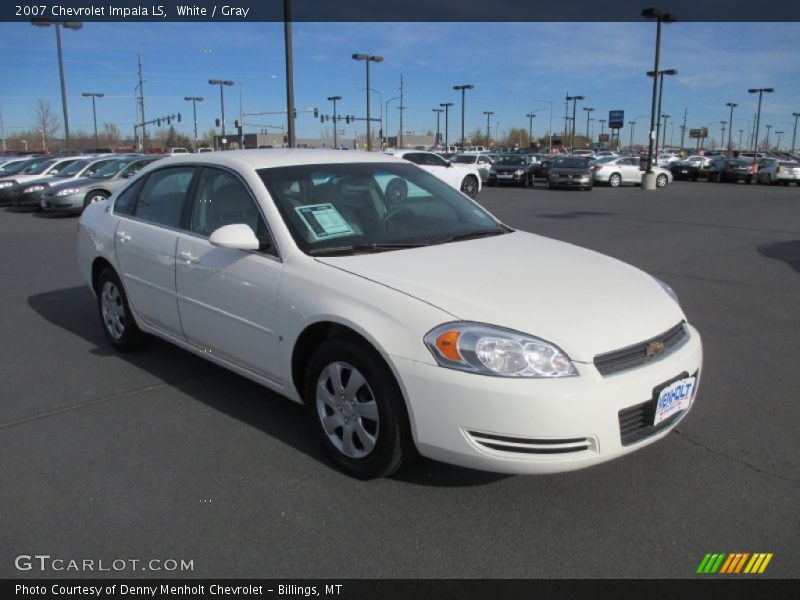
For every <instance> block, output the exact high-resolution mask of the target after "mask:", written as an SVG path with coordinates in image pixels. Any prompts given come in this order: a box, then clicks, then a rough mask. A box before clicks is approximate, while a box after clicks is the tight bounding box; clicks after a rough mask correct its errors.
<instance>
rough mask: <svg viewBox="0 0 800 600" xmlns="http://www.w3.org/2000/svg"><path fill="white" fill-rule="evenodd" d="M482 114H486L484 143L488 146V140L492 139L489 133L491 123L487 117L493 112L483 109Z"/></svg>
mask: <svg viewBox="0 0 800 600" xmlns="http://www.w3.org/2000/svg"><path fill="white" fill-rule="evenodd" d="M483 114H485V115H486V145H487V146H488V145H489V140H490V139H492V136H491V135H489V134H490V132H491V124H490V123H489V119H490V118H491V117H492V115H493V114H494V112H492V111H491V110H485V111H483Z"/></svg>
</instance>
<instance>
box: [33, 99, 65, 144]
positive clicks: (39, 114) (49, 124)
mask: <svg viewBox="0 0 800 600" xmlns="http://www.w3.org/2000/svg"><path fill="white" fill-rule="evenodd" d="M33 125H34V129H35V130H36V132H37V133H38V134H39V135H41V136H42V149H46V148H47V140H48V139H50V138H52V137H53V136H55V134H56V132H57V131H58V130H59V129H60V128H61V120H60V119H59V118H58V117H57V116H56V114H55V111H53V106H52V105H51V104H50V101H49V100H42V99H41V98H38V99H37V100H36V108H35V109H34V112H33Z"/></svg>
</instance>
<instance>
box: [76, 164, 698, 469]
mask: <svg viewBox="0 0 800 600" xmlns="http://www.w3.org/2000/svg"><path fill="white" fill-rule="evenodd" d="M78 245H79V261H80V268H81V271H82V273H83V275H84V276H85V279H86V281H88V283H89V285H90V286H91V288H92V290H93V291H94V293H95V294H96V296H97V309H98V312H99V316H100V320H101V322H102V326H103V330H104V331H105V334H106V336H107V337H108V340H109V342H110V343H111V344H112V345H113V346H114V347H115V348H117V349H118V350H121V351H130V350H134V349H137V348H140V347H141V346H142V345H143V342H145V341H146V339H147V337H148V336H149V335H156V336H158V337H161V338H163V339H165V340H168V341H170V342H172V343H174V344H176V345H178V346H180V347H181V348H184V349H186V350H188V351H190V352H194V353H196V354H198V355H199V356H202V357H204V358H206V359H208V360H211V361H212V362H215V363H217V364H219V365H222V366H224V367H226V368H228V369H231V370H232V371H235V372H236V373H239V374H241V375H243V376H245V377H249V378H250V379H253V380H255V381H257V382H259V383H261V384H263V385H264V386H266V387H268V388H270V389H272V390H275V391H276V392H279V393H280V394H283V395H285V396H287V397H289V398H290V399H292V400H295V401H297V402H302V403H304V404H305V406H306V408H307V411H308V416H309V419H310V421H311V424H312V427H313V429H314V431H315V432H316V435H318V436H319V438H320V440H321V442H322V444H323V445H324V447H325V448H326V449H327V452H328V454H329V455H330V457H331V458H332V460H333V461H334V462H335V463H336V464H337V465H338V466H339V467H340V468H342V469H344V470H346V471H347V472H349V473H351V474H353V475H355V476H357V477H362V478H368V477H378V476H383V475H387V474H389V473H392V472H394V471H395V470H397V469H398V468H399V467H401V466H402V465H403V464H405V463H407V462H408V461H409V460H410V459H411V458H413V457H414V456H415V454H416V452H419V453H420V454H422V455H424V456H427V457H430V458H434V459H438V460H442V461H445V462H449V463H453V464H457V465H463V466H467V467H473V468H477V469H484V470H489V471H497V472H504V473H551V472H557V471H568V470H572V469H579V468H582V467H587V466H590V465H594V464H597V463H600V462H604V461H607V460H609V459H612V458H615V457H618V456H621V455H623V454H626V453H628V452H632V451H635V450H638V449H639V448H642V447H643V446H646V445H647V444H649V443H651V442H654V441H656V440H658V439H660V438H662V437H664V436H665V435H666V434H667V433H668V432H669V431H670V430H671V429H672V428H673V427H674V426H675V425H676V424H677V423H678V422H679V421H680V420H681V419H682V418H683V417H684V416H685V415H686V414H687V412H688V411H689V409H690V407H691V405H692V402H693V401H694V398H695V395H696V391H697V387H698V382H699V378H700V371H701V366H702V347H701V342H700V336H699V335H698V333H697V331H696V330H695V329H694V328H693V327H692V326H691V325H689V324H688V323H687V322H686V317H685V316H684V314H683V311H682V310H681V308H680V306H679V304H678V301H677V298H676V297H675V294H674V293H673V292H672V290H671V289H670V288H669V287H668V286H667V285H666V284H664V283H663V282H660V281H658V280H656V279H654V278H653V277H651V276H650V275H648V274H646V273H644V272H642V271H640V270H638V269H636V268H634V267H632V266H630V265H627V264H625V263H622V262H620V261H618V260H615V259H612V258H609V257H606V256H603V255H601V254H598V253H596V252H592V251H589V250H585V249H582V248H579V247H576V246H573V245H570V244H566V243H562V242H558V241H554V240H551V239H547V238H544V237H541V236H538V235H533V234H530V233H525V232H521V231H515V230H513V229H511V228H510V227H507V226H505V225H503V224H502V223H500V222H498V221H497V220H496V219H495V218H494V217H493V216H492V215H490V214H489V213H488V212H486V211H485V210H484V209H483V208H481V207H480V206H479V205H478V204H476V203H475V202H474V201H472V200H471V199H470V198H468V197H466V196H465V195H463V194H461V193H460V192H459V191H457V190H455V189H453V188H452V187H450V186H449V185H447V184H446V183H444V182H443V181H441V180H439V179H437V178H436V177H435V176H434V175H432V174H430V173H428V172H426V171H424V170H422V169H420V168H419V167H417V166H416V165H413V164H410V163H408V162H407V161H404V160H402V159H398V158H394V157H391V156H386V155H384V154H378V153H376V154H369V153H353V152H337V151H325V150H277V149H275V150H263V151H261V150H243V151H233V152H215V153H208V154H203V155H185V156H176V157H171V158H168V159H165V160H162V161H158V162H156V163H153V164H152V165H151V166H149V167H147V168H146V169H144V170H142V171H141V172H140V173H139V174H137V176H136V177H135V178H133V179H132V180H131V181H130V182H129V183H128V184H127V185H126V186H125V187H124V188H123V189H121V190H119V191H118V192H116V193H115V194H114V195H113V196H112V197H111V198H109V199H108V200H102V201H100V202H97V203H93V204H91V205H90V206H89V207H88V208H87V210H86V211H85V212H84V213H83V216H82V217H81V220H80V225H79V243H78Z"/></svg>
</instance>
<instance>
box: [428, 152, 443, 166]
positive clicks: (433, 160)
mask: <svg viewBox="0 0 800 600" xmlns="http://www.w3.org/2000/svg"><path fill="white" fill-rule="evenodd" d="M422 156H423V157H424V159H425V161H424V164H426V165H428V166H430V167H446V166H447V161H446V160H444V159H443V158H441V157H439V156H436V155H435V154H423V155H422Z"/></svg>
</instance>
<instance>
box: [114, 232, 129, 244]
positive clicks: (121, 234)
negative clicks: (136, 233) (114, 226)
mask: <svg viewBox="0 0 800 600" xmlns="http://www.w3.org/2000/svg"><path fill="white" fill-rule="evenodd" d="M117 239H118V240H119V241H120V242H130V241H131V236H129V235H128V234H127V233H125V232H124V231H118V232H117Z"/></svg>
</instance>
